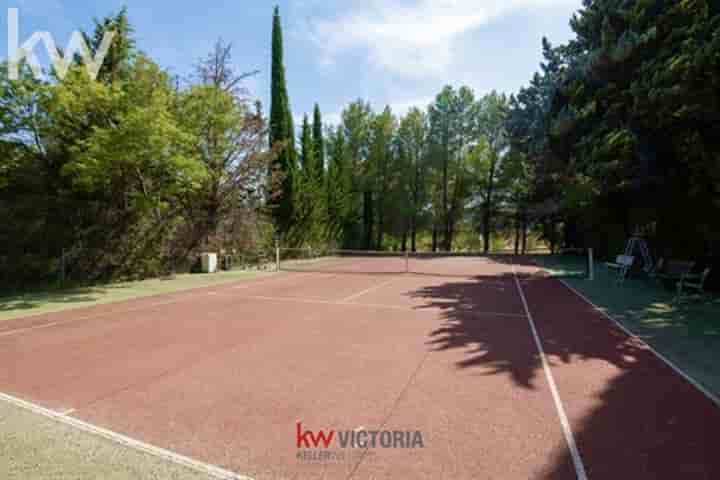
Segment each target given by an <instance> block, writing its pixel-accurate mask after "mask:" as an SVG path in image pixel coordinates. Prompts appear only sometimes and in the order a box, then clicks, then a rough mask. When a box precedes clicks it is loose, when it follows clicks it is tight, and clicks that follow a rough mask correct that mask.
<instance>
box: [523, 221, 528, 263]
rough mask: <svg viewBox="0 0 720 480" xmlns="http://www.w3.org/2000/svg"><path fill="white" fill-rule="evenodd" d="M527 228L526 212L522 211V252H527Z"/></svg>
mask: <svg viewBox="0 0 720 480" xmlns="http://www.w3.org/2000/svg"><path fill="white" fill-rule="evenodd" d="M527 230H528V224H527V214H526V213H525V212H523V216H522V254H523V255H525V254H527Z"/></svg>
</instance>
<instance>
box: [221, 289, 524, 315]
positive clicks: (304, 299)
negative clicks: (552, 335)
mask: <svg viewBox="0 0 720 480" xmlns="http://www.w3.org/2000/svg"><path fill="white" fill-rule="evenodd" d="M227 295H229V294H227ZM233 297H234V298H238V299H242V300H264V301H267V302H289V303H305V304H309V305H334V306H340V307H358V308H371V309H381V310H396V311H401V312H428V313H433V312H432V310H429V309H424V308H422V307H402V306H399V305H385V304H382V303H355V302H343V301H333V300H321V299H315V298H308V297H267V296H263V295H243V296H240V297H238V296H236V295H233ZM473 313H474V314H475V315H478V316H482V315H487V316H490V317H511V318H526V317H525V314H518V313H501V312H484V311H476V312H473Z"/></svg>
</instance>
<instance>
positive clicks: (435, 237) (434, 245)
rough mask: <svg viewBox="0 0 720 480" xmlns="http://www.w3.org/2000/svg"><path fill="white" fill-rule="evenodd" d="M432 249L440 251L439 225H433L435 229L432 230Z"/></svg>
mask: <svg viewBox="0 0 720 480" xmlns="http://www.w3.org/2000/svg"><path fill="white" fill-rule="evenodd" d="M432 251H433V252H437V251H438V229H437V225H433V231H432Z"/></svg>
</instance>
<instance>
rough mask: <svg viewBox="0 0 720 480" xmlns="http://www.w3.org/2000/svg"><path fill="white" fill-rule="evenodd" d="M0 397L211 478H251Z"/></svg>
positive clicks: (35, 406) (60, 414)
mask: <svg viewBox="0 0 720 480" xmlns="http://www.w3.org/2000/svg"><path fill="white" fill-rule="evenodd" d="M0 400H2V401H5V402H6V403H9V404H10V405H14V406H16V407H18V408H22V409H23V410H27V411H29V412H32V413H35V414H37V415H40V416H43V417H45V418H49V419H51V420H54V421H56V422H58V423H61V424H63V425H66V426H69V427H72V428H74V429H76V430H80V431H83V432H85V433H89V434H91V435H94V436H96V437H101V438H104V439H105V440H109V441H111V442H113V443H115V444H118V445H122V446H124V447H127V448H131V449H133V450H136V451H139V452H141V453H145V454H147V455H150V456H152V457H156V458H160V459H162V460H165V461H168V462H171V463H174V464H176V465H180V466H182V467H185V468H188V469H190V470H193V471H195V472H198V473H202V474H205V475H209V476H211V477H213V478H217V479H220V480H253V478H252V477H248V476H246V475H240V474H237V473H234V472H231V471H229V470H225V469H223V468H220V467H218V466H215V465H211V464H209V463H204V462H201V461H199V460H195V459H192V458H190V457H186V456H184V455H180V454H178V453H175V452H171V451H170V450H166V449H164V448H160V447H156V446H154V445H150V444H149V443H145V442H142V441H140V440H136V439H134V438H130V437H128V436H126V435H123V434H121V433H117V432H113V431H112V430H108V429H106V428H102V427H98V426H96V425H92V424H90V423H87V422H83V421H82V420H78V419H77V418H74V417H71V416H69V415H68V414H66V413H59V412H55V411H53V410H49V409H47V408H45V407H41V406H40V405H37V404H35V403H32V402H28V401H26V400H22V399H20V398H17V397H13V396H12V395H8V394H5V393H0Z"/></svg>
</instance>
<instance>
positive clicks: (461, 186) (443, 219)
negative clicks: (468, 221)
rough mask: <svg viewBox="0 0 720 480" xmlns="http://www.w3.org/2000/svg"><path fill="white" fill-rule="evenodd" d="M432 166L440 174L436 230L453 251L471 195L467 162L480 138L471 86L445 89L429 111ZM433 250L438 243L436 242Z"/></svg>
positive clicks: (445, 245) (437, 190) (444, 247)
mask: <svg viewBox="0 0 720 480" xmlns="http://www.w3.org/2000/svg"><path fill="white" fill-rule="evenodd" d="M429 118H430V138H431V142H432V149H433V150H432V151H433V153H432V155H433V157H434V158H433V164H434V166H435V168H436V170H437V172H438V175H437V183H439V185H437V183H436V199H437V201H436V208H435V211H436V221H435V227H434V230H435V232H434V235H433V236H434V237H436V235H437V233H439V232H438V231H437V230H440V232H442V234H443V240H442V248H443V249H444V250H446V251H451V250H452V245H453V238H454V235H455V233H456V231H455V230H456V227H457V224H458V222H459V221H460V220H461V218H462V216H463V215H464V213H465V206H466V205H465V202H466V200H467V197H468V195H469V194H470V192H471V190H470V187H471V186H470V184H469V182H470V179H469V177H468V160H469V155H470V147H471V144H472V142H473V141H474V140H475V139H476V138H477V135H478V130H477V121H478V105H477V102H476V101H475V95H474V93H473V92H472V90H471V89H469V88H468V87H461V88H460V89H459V90H457V91H456V90H455V89H454V88H453V87H451V86H447V87H445V88H444V89H443V90H442V92H440V93H439V94H438V95H437V97H436V98H435V102H434V103H433V104H432V105H431V106H430V109H429ZM433 244H434V245H433V246H434V248H436V247H437V241H436V240H435V239H434V241H433Z"/></svg>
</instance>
